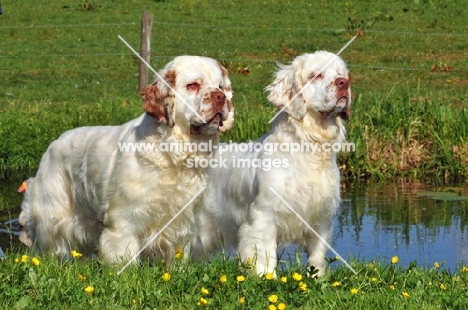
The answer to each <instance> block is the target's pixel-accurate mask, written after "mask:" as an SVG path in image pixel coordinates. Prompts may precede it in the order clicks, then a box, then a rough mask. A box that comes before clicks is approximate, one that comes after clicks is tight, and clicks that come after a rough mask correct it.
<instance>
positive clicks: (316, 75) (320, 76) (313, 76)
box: [309, 72, 323, 81]
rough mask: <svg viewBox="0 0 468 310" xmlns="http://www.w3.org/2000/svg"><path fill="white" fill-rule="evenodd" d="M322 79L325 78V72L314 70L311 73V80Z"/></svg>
mask: <svg viewBox="0 0 468 310" xmlns="http://www.w3.org/2000/svg"><path fill="white" fill-rule="evenodd" d="M321 79H323V74H322V73H315V72H312V73H311V74H310V75H309V80H311V81H318V80H321Z"/></svg>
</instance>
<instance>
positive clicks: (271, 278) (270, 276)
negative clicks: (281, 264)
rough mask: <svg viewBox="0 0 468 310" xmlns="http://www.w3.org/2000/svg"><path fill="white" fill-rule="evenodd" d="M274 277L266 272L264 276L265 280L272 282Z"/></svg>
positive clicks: (271, 273)
mask: <svg viewBox="0 0 468 310" xmlns="http://www.w3.org/2000/svg"><path fill="white" fill-rule="evenodd" d="M274 277H275V275H274V274H273V272H267V273H266V274H265V279H267V280H273V278H274Z"/></svg>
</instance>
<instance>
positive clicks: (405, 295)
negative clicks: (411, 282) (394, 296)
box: [401, 292, 409, 298]
mask: <svg viewBox="0 0 468 310" xmlns="http://www.w3.org/2000/svg"><path fill="white" fill-rule="evenodd" d="M401 295H402V296H403V297H405V298H408V297H409V294H408V293H407V292H401Z"/></svg>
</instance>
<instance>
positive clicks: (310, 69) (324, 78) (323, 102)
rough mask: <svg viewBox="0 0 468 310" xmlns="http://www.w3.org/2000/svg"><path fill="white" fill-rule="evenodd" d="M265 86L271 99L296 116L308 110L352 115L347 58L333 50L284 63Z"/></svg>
mask: <svg viewBox="0 0 468 310" xmlns="http://www.w3.org/2000/svg"><path fill="white" fill-rule="evenodd" d="M265 90H267V91H269V92H270V94H269V96H268V99H269V100H270V102H271V103H273V104H274V105H276V106H277V107H278V108H281V109H282V108H284V111H285V112H286V113H288V114H289V115H290V116H291V117H293V118H295V119H297V120H300V119H302V118H303V117H304V116H305V115H306V113H307V112H308V111H311V112H312V113H319V114H320V115H321V117H322V118H324V119H328V118H333V117H341V118H342V119H344V120H348V119H349V117H350V106H351V87H350V74H349V72H348V69H347V68H346V64H345V63H344V61H343V60H342V59H341V58H340V57H338V56H337V55H335V54H333V53H330V52H326V51H318V52H315V53H313V54H304V55H301V56H298V57H296V59H294V61H293V62H292V64H291V65H289V66H282V65H281V66H280V69H279V71H278V72H277V74H276V78H275V80H274V81H273V82H272V83H271V84H270V85H268V86H267V87H266V88H265Z"/></svg>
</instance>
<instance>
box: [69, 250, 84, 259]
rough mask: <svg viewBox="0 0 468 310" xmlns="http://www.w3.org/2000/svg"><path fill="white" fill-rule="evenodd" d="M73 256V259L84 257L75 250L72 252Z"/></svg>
mask: <svg viewBox="0 0 468 310" xmlns="http://www.w3.org/2000/svg"><path fill="white" fill-rule="evenodd" d="M71 255H72V257H73V258H80V257H81V256H83V254H81V253H79V252H77V251H75V250H73V251H71Z"/></svg>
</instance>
